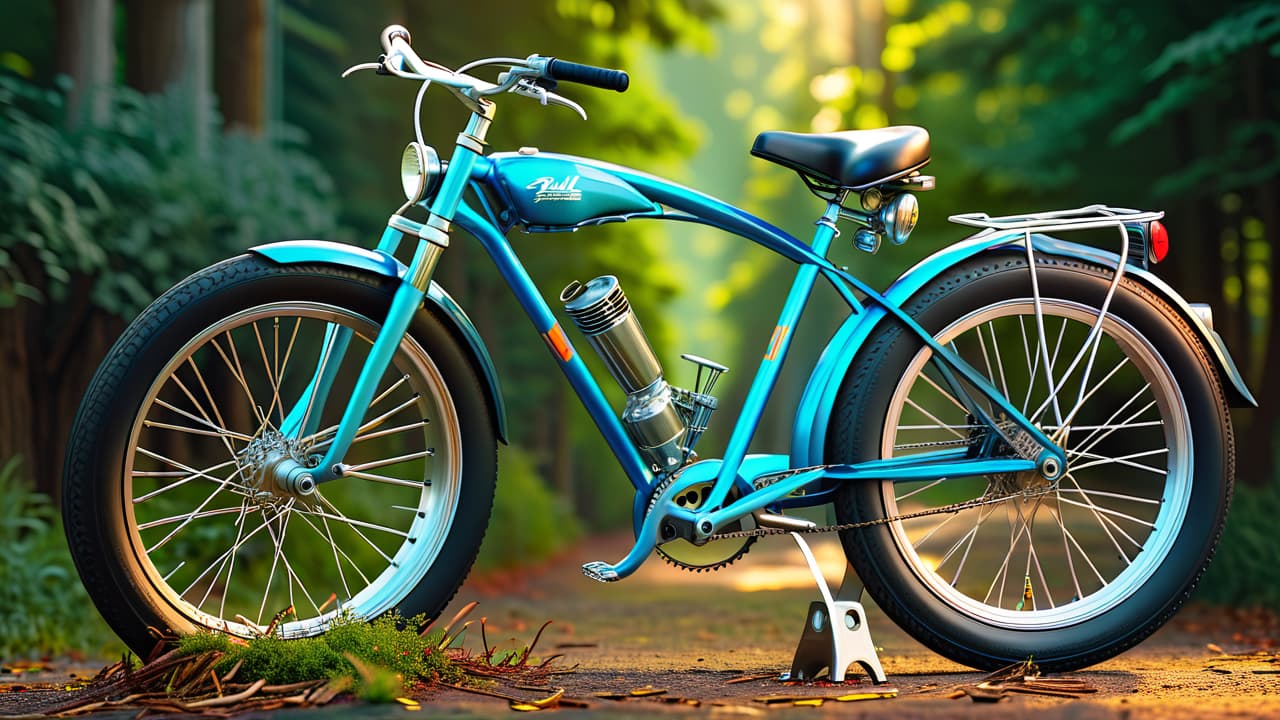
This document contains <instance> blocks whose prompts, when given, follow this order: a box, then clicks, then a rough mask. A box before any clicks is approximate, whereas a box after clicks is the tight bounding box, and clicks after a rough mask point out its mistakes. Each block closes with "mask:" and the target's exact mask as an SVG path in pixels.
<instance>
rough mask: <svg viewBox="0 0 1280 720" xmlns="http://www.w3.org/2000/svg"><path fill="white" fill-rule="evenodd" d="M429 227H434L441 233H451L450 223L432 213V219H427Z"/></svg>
mask: <svg viewBox="0 0 1280 720" xmlns="http://www.w3.org/2000/svg"><path fill="white" fill-rule="evenodd" d="M427 227H433V228H435V229H436V230H439V231H440V232H446V233H447V232H449V221H448V220H445V219H444V218H443V217H442V216H440V215H436V214H435V213H432V215H431V217H429V218H427Z"/></svg>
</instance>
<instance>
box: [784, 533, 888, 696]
mask: <svg viewBox="0 0 1280 720" xmlns="http://www.w3.org/2000/svg"><path fill="white" fill-rule="evenodd" d="M791 537H793V538H795V541H796V544H797V545H799V546H800V552H801V553H803V554H804V559H805V562H807V563H809V572H811V573H813V581H814V583H815V584H816V585H817V586H818V591H819V592H820V593H822V600H820V601H815V602H812V603H810V604H809V612H808V614H807V615H806V616H805V622H804V634H803V635H801V636H800V644H799V645H798V646H796V657H795V660H793V661H792V662H791V673H790V675H789V676H788V677H789V679H791V680H813V679H814V678H815V677H816V676H817V675H818V673H819V672H821V671H822V669H823V668H829V669H830V676H831V681H832V682H844V676H845V671H846V670H847V669H848V668H849V666H850V665H852V664H853V663H855V662H856V663H858V664H859V665H861V666H862V668H863V669H864V670H866V672H867V675H869V676H870V677H871V680H872V681H873V682H874V683H875V684H877V685H880V684H883V683H885V682H887V681H888V678H886V677H885V674H884V668H882V667H880V658H879V657H878V656H877V655H876V648H875V645H874V644H872V642H871V631H870V628H869V627H868V626H867V614H866V612H865V611H864V610H863V609H862V603H860V602H858V598H860V597H862V582H861V581H860V580H859V579H858V576H857V573H855V572H854V570H853V568H852V567H846V569H845V576H844V581H843V582H841V584H840V590H839V592H838V595H839V599H835V598H832V597H831V590H830V588H828V587H827V581H826V579H825V578H824V577H823V576H822V570H821V568H819V567H818V561H817V560H814V558H813V552H812V551H811V550H809V544H808V543H806V542H805V541H804V538H802V537H801V536H800V534H799V533H791Z"/></svg>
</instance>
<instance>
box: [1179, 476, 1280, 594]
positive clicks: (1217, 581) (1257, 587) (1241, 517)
mask: <svg viewBox="0 0 1280 720" xmlns="http://www.w3.org/2000/svg"><path fill="white" fill-rule="evenodd" d="M1277 517H1280V483H1275V482H1271V483H1268V484H1266V485H1265V486H1262V487H1249V486H1246V485H1236V495H1235V498H1234V499H1233V500H1232V502H1231V513H1230V515H1229V516H1228V518H1227V525H1226V529H1225V530H1223V533H1222V542H1221V544H1220V545H1219V546H1218V554H1217V556H1216V557H1215V558H1214V559H1213V563H1212V564H1211V565H1209V570H1208V571H1207V572H1206V573H1205V576H1204V579H1203V580H1201V581H1200V589H1199V590H1198V591H1197V592H1196V598H1197V599H1199V600H1204V601H1207V602H1211V603H1221V604H1227V605H1234V606H1236V607H1253V606H1255V605H1263V606H1266V607H1268V608H1271V609H1272V610H1276V611H1280V564H1276V562H1275V561H1274V558H1275V544H1276V532H1275V525H1276V518H1277Z"/></svg>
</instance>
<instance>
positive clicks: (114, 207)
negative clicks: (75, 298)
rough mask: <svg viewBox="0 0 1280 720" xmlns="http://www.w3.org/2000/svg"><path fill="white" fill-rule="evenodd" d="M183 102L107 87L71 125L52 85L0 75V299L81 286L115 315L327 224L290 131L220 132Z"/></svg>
mask: <svg viewBox="0 0 1280 720" xmlns="http://www.w3.org/2000/svg"><path fill="white" fill-rule="evenodd" d="M187 105H188V104H187V103H184V102H182V99H181V97H179V96H178V95H176V94H170V95H162V96H144V95H140V94H137V93H135V92H132V91H130V90H127V89H124V88H117V89H115V90H114V91H113V93H112V107H111V112H110V113H109V115H108V118H109V119H108V120H106V121H104V122H103V123H102V124H100V125H82V126H80V127H77V128H75V129H71V128H69V127H68V126H67V124H66V118H65V96H64V93H63V91H62V90H60V89H59V90H50V89H43V88H39V87H36V86H33V85H30V84H28V83H27V82H25V81H23V80H19V79H17V78H14V77H12V76H8V75H0V217H4V218H5V223H4V225H3V226H2V227H0V306H4V305H13V304H14V303H15V302H16V301H17V299H18V298H19V297H26V298H30V299H33V300H37V301H41V302H54V303H58V302H62V301H63V300H65V299H66V298H67V296H68V295H69V294H70V293H71V292H73V291H76V292H84V291H85V290H86V289H87V290H88V296H89V299H90V300H91V302H92V304H93V305H94V306H96V307H99V308H102V309H104V310H106V311H108V312H110V313H113V314H116V315H119V316H122V317H127V316H131V315H133V314H134V313H136V312H137V311H138V310H140V309H141V308H142V307H143V306H144V305H146V304H147V303H149V302H150V301H151V300H152V299H153V298H154V297H155V296H157V295H159V294H160V293H161V292H163V291H164V290H165V289H167V288H168V287H169V286H170V285H171V284H172V283H173V282H174V281H175V280H177V279H179V278H180V277H182V276H183V275H185V274H187V273H189V272H192V271H193V270H196V269H198V268H199V267H201V266H202V265H207V264H210V263H212V262H215V261H217V260H220V259H222V258H225V257H227V256H229V255H233V254H235V253H237V252H240V251H241V250H243V249H244V248H246V247H248V246H250V245H252V244H255V243H259V242H266V241H268V240H278V239H284V238H287V237H298V236H303V235H306V234H310V233H313V232H328V231H331V230H332V229H333V227H334V224H335V220H334V213H333V210H332V207H333V189H332V183H331V182H330V180H329V178H328V177H327V176H326V175H325V174H324V172H323V171H322V170H321V169H320V168H319V166H318V165H316V163H315V162H314V161H312V160H311V159H310V158H309V157H307V156H306V155H305V154H303V153H302V152H301V151H300V150H299V149H298V147H299V145H300V138H301V136H300V135H299V134H298V133H297V132H296V131H284V132H282V133H281V134H280V136H279V137H276V138H272V139H266V140H264V139H257V138H251V137H248V136H244V135H237V134H228V135H223V134H221V133H219V132H217V128H195V127H193V126H192V122H193V121H192V118H191V117H189V113H188V112H187V110H186V108H187Z"/></svg>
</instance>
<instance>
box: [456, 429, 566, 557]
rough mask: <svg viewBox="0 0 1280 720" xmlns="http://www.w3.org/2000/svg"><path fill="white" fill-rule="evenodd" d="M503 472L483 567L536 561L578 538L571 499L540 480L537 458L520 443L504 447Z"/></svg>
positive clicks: (500, 467)
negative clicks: (553, 490)
mask: <svg viewBox="0 0 1280 720" xmlns="http://www.w3.org/2000/svg"><path fill="white" fill-rule="evenodd" d="M498 473H499V476H498V492H497V495H496V496H495V498H494V504H493V515H492V517H491V518H490V520H489V529H488V531H487V532H486V533H485V537H484V544H482V545H481V546H480V557H479V558H478V559H477V561H476V566H477V567H478V568H480V569H482V570H496V569H499V568H511V567H518V566H521V565H529V564H532V563H536V562H538V561H540V560H545V559H546V558H548V557H550V556H551V555H553V554H554V553H556V552H557V551H559V550H562V549H564V548H565V547H567V546H568V545H569V543H571V542H572V541H574V540H576V539H577V538H578V536H579V535H580V534H581V528H580V525H579V524H578V519H577V518H576V517H574V514H573V511H572V509H571V508H570V507H569V506H568V503H567V501H566V500H565V499H564V498H561V497H558V496H557V495H556V494H555V493H553V492H552V491H551V490H550V489H548V488H547V486H546V484H544V483H543V482H542V480H541V479H539V477H538V469H537V466H536V465H535V463H534V459H533V456H531V455H530V454H529V453H527V452H525V451H524V450H521V449H520V448H518V447H504V448H503V449H502V457H501V459H500V461H499V463H498Z"/></svg>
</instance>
